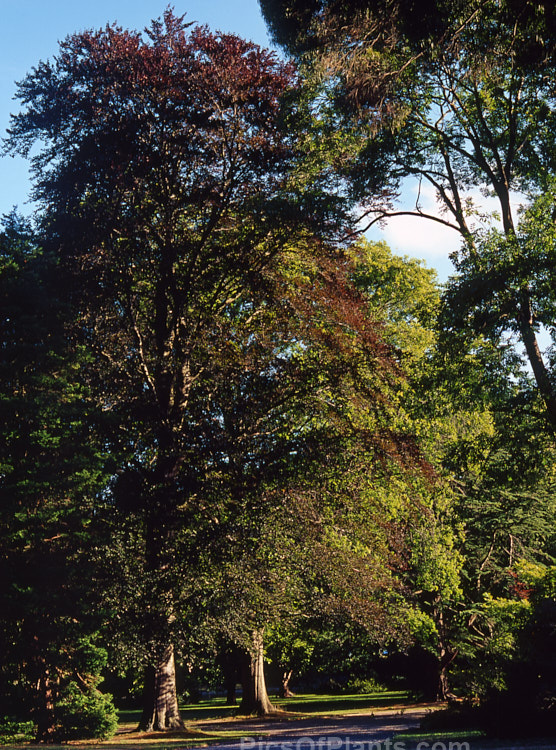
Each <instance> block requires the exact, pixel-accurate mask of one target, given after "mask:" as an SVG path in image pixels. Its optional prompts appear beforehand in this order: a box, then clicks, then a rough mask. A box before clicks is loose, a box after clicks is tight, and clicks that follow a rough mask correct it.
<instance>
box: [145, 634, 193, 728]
mask: <svg viewBox="0 0 556 750" xmlns="http://www.w3.org/2000/svg"><path fill="white" fill-rule="evenodd" d="M143 700H144V704H143V715H142V716H141V721H140V722H139V727H138V729H139V730H141V731H143V732H153V731H158V732H163V731H165V730H167V729H184V727H185V724H184V723H183V720H182V718H181V716H180V712H179V709H178V697H177V694H176V667H175V663H174V647H173V646H171V645H170V646H167V647H166V649H165V650H164V655H163V657H162V659H161V661H160V662H159V663H158V664H157V666H156V667H147V669H146V671H145V690H144V696H143Z"/></svg>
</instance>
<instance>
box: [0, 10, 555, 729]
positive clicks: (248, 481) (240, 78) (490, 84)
mask: <svg viewBox="0 0 556 750" xmlns="http://www.w3.org/2000/svg"><path fill="white" fill-rule="evenodd" d="M261 5H262V8H263V12H264V14H265V16H266V18H267V20H268V23H269V27H270V28H271V29H272V31H273V33H274V35H275V38H276V39H277V40H278V41H279V42H280V43H281V44H283V45H284V47H285V48H286V49H287V50H288V52H289V53H290V54H292V55H293V56H294V57H295V58H296V63H295V64H294V63H290V62H282V61H280V60H279V59H278V58H277V57H276V56H275V55H274V54H272V53H270V52H267V51H265V50H261V49H260V48H258V47H257V46H256V45H253V44H251V43H248V42H244V41H243V40H241V39H239V38H237V37H235V36H233V35H214V34H212V33H210V32H209V31H208V30H206V29H203V28H191V27H189V26H188V24H187V23H185V22H184V19H183V18H180V17H178V16H176V15H175V14H174V13H173V12H172V11H167V12H166V13H165V14H164V17H163V19H162V20H160V21H154V22H153V23H152V25H151V27H150V28H149V29H148V30H147V31H146V32H145V33H143V34H140V33H137V32H131V31H126V30H123V29H120V28H118V27H115V26H109V27H106V28H105V29H102V30H99V31H98V32H84V33H81V34H76V35H74V36H71V37H69V38H68V39H67V40H66V41H65V42H63V43H62V44H61V45H60V51H59V54H58V56H57V57H56V58H54V59H53V60H52V61H50V62H45V63H40V64H39V65H38V66H37V68H35V69H34V70H33V71H32V72H31V73H30V74H29V75H28V76H27V77H26V78H25V79H24V81H23V82H21V84H20V88H19V98H20V101H21V105H22V107H21V110H20V112H19V113H17V114H16V115H14V116H13V119H12V126H11V129H10V131H9V134H8V138H7V140H6V149H7V150H8V151H11V152H18V153H23V154H24V155H26V156H29V157H30V158H31V163H32V165H33V170H34V175H35V183H34V184H35V188H34V198H35V200H36V201H37V206H38V207H37V210H36V213H35V215H34V216H33V220H32V222H31V223H30V224H27V223H26V222H25V221H23V220H22V219H20V218H19V217H18V216H16V215H15V214H14V215H12V216H10V217H7V218H6V219H5V221H4V230H3V233H2V236H1V242H2V244H1V248H2V252H1V269H2V273H1V276H0V289H1V295H2V310H3V315H2V323H1V325H2V346H1V352H2V356H1V362H0V366H1V367H2V371H3V377H2V396H1V400H0V403H1V408H2V417H3V418H2V425H3V426H2V432H3V441H2V454H1V456H0V464H1V467H2V469H1V471H0V477H1V478H0V491H1V493H2V499H3V502H2V506H1V507H2V511H1V512H2V520H3V532H2V538H1V542H0V544H1V547H2V561H3V562H2V564H3V568H4V570H3V574H2V576H1V580H2V586H3V588H4V591H3V599H4V601H5V602H6V606H5V608H4V611H3V614H2V616H1V638H2V647H3V652H4V654H5V661H4V666H3V668H2V673H1V677H2V685H1V686H0V689H1V691H2V694H3V695H4V698H5V701H6V705H7V706H8V707H9V710H8V713H9V714H10V715H11V716H13V717H18V718H28V717H30V718H32V720H33V721H34V722H35V724H36V727H37V737H38V738H39V739H41V740H44V741H52V740H55V739H60V738H62V739H64V738H65V739H68V738H76V737H80V738H81V737H85V736H102V735H108V734H110V733H111V732H113V731H114V728H115V722H116V714H115V709H114V706H113V703H112V700H111V698H110V696H109V695H107V694H103V693H101V692H100V690H99V683H100V680H101V677H103V676H104V677H108V678H109V682H110V680H111V681H112V685H114V686H117V685H118V683H117V680H116V675H117V674H120V675H124V674H126V673H127V675H128V676H129V675H131V674H133V675H136V676H137V675H139V674H140V675H141V676H142V680H141V681H142V704H143V716H142V719H141V724H140V726H141V727H142V728H143V729H147V730H149V729H153V728H156V729H167V728H172V727H180V726H182V720H181V717H180V714H179V709H178V690H177V688H176V662H177V664H178V667H181V666H183V665H188V668H189V669H190V670H195V669H197V668H201V667H202V666H204V665H206V664H207V663H212V664H218V665H219V669H220V673H221V677H222V681H226V680H227V681H228V682H229V684H230V686H231V688H230V693H232V692H233V687H234V686H235V684H236V683H237V682H238V681H240V682H241V683H242V686H243V698H242V700H243V703H242V710H244V711H245V712H247V713H251V712H255V711H256V712H259V713H268V712H271V711H272V710H273V707H272V704H271V702H270V700H269V698H268V695H267V691H266V687H265V679H264V671H263V658H264V653H265V644H266V646H267V654H268V655H269V656H270V657H271V658H272V659H273V662H274V664H275V665H276V666H277V667H278V666H279V667H280V669H281V671H282V673H283V676H284V684H283V689H284V691H285V692H287V690H288V689H289V684H288V680H289V679H290V675H291V674H292V673H294V672H295V670H297V671H298V673H303V671H305V673H306V674H307V675H309V674H313V676H314V674H315V671H319V669H320V670H321V671H322V670H323V668H325V666H324V665H327V668H329V670H330V671H331V672H333V671H334V670H337V669H340V671H341V670H344V671H345V669H346V668H347V669H352V670H353V669H355V668H354V667H353V652H354V651H355V652H356V653H358V654H359V655H360V657H361V658H360V663H361V667H360V669H361V672H362V676H364V673H366V671H367V670H374V674H375V675H379V676H380V677H381V679H383V680H384V681H388V680H391V679H393V677H394V676H396V675H397V676H398V677H399V676H400V675H401V676H403V677H405V680H406V684H408V685H409V686H410V687H411V688H413V689H414V690H416V691H417V692H421V693H422V694H427V695H429V696H430V695H432V696H438V697H440V698H446V697H449V696H450V695H452V694H453V693H455V694H457V695H460V696H464V697H469V698H473V699H476V698H478V699H480V700H481V701H482V705H483V706H486V711H485V714H484V716H485V720H488V717H489V716H490V715H491V712H490V711H489V706H491V705H492V704H493V702H494V703H496V705H497V714H496V715H497V716H498V717H500V716H502V717H503V719H502V721H503V723H507V724H508V726H509V723H510V722H511V721H514V722H518V723H519V722H520V721H523V717H524V716H528V717H534V718H535V721H536V722H537V726H539V727H541V728H542V727H543V726H548V724H549V723H550V721H553V715H552V714H553V712H552V711H551V707H552V706H553V697H554V662H553V661H552V660H551V659H549V658H547V656H546V655H547V654H548V653H550V650H551V649H552V652H553V646H554V622H555V620H554V616H555V612H554V564H553V563H554V558H553V554H554V533H553V519H554V492H553V469H552V466H553V461H552V455H553V451H554V439H553V426H554V419H555V417H554V403H556V402H555V401H554V396H553V374H552V362H551V359H550V350H547V352H544V353H543V352H542V351H541V346H540V344H539V333H540V331H541V328H542V330H543V331H546V334H547V335H550V334H551V333H552V331H553V301H552V300H553V297H554V294H553V283H552V281H553V279H552V273H553V270H552V269H553V265H554V264H553V261H552V254H553V252H554V221H553V206H554V199H553V176H552V172H553V155H554V138H553V128H554V126H553V118H554V114H553V110H554V106H553V105H554V83H553V81H554V77H553V76H552V75H551V71H552V67H553V55H554V49H553V40H554V34H553V31H554V29H553V22H554V18H553V15H552V11H551V9H550V7H549V6H548V5H543V4H540V3H533V2H528V3H525V4H523V3H519V4H512V3H511V2H507V3H498V2H481V3H478V2H477V3H474V2H462V3H461V4H459V5H457V6H454V4H452V3H450V4H447V5H446V6H445V5H444V4H442V3H436V2H431V3H429V4H428V5H427V6H426V7H421V6H420V9H419V13H418V15H416V14H417V11H416V10H415V8H414V6H413V4H411V3H402V2H400V3H397V4H387V3H385V4H381V3H379V2H377V3H373V4H371V3H369V4H368V6H367V7H365V8H363V9H361V8H360V7H359V4H357V8H353V7H351V5H350V4H349V3H344V4H336V3H326V2H315V3H314V4H312V5H310V4H307V3H296V2H274V1H270V0H268V1H265V2H262V3H261ZM429 6H430V7H429ZM416 21H418V22H416ZM493 28H496V29H497V33H496V43H493V40H492V29H493ZM411 176H412V177H415V178H417V179H418V180H420V181H423V182H426V183H429V184H431V185H433V186H434V188H435V190H436V191H437V195H438V198H439V200H440V201H441V203H442V204H443V206H444V213H442V214H439V215H438V216H433V217H429V218H430V219H431V220H435V221H442V222H444V223H447V224H449V225H450V226H453V227H454V228H455V229H457V231H459V232H460V234H461V236H462V244H461V249H460V251H459V252H458V254H457V256H455V257H454V264H455V268H456V273H455V275H454V276H453V277H452V278H451V279H450V280H449V282H448V283H447V285H445V287H444V288H440V287H439V285H438V284H437V283H436V279H435V277H434V274H433V272H432V271H430V270H429V269H427V268H425V267H424V265H423V264H422V263H420V262H417V261H412V260H409V259H407V258H400V257H396V256H393V255H392V254H391V252H390V250H389V249H388V248H387V247H386V246H385V245H384V244H382V243H378V244H377V243H375V244H373V243H369V242H368V241H366V240H365V239H363V238H359V239H357V235H358V233H360V228H361V226H362V224H363V225H364V224H365V223H367V224H370V223H372V222H374V221H376V220H381V219H384V218H385V217H387V216H389V215H391V214H395V213H399V211H398V210H397V209H396V207H395V203H394V201H395V198H396V195H397V194H398V192H399V189H400V185H401V181H402V180H403V179H406V178H407V177H411ZM473 189H478V190H481V191H483V192H489V193H492V194H493V195H494V196H495V197H496V198H497V200H498V202H499V205H500V211H499V214H500V221H499V222H495V221H494V219H493V218H492V217H487V216H484V215H483V214H484V211H482V209H481V206H480V205H476V200H475V202H473V200H472V196H471V197H470V195H469V193H470V191H472V190H473ZM517 194H519V195H520V196H521V200H522V202H523V204H524V205H525V206H526V208H524V209H523V210H521V211H520V212H518V214H517V215H516V211H515V208H514V205H515V201H514V197H515V196H516V195H517ZM414 213H416V214H419V215H422V214H423V211H422V210H421V207H420V205H419V204H417V205H416V206H415V209H414ZM362 217H363V221H362ZM425 218H426V217H425ZM522 347H523V349H524V352H525V357H523V356H522V354H521V348H522ZM346 633H347V634H349V651H350V652H351V656H350V657H349V658H348V657H347V654H346V653H345V650H343V647H342V645H341V644H342V641H343V639H345V634H346ZM341 634H343V635H341ZM344 642H345V641H344ZM333 644H336V645H335V646H334V645H333ZM379 654H381V655H382V658H379ZM386 655H387V658H384V657H385V656H386ZM350 659H351V660H352V661H351V666H348V667H346V664H350ZM338 665H342V666H341V667H338ZM425 667H426V668H425ZM493 675H494V677H493ZM230 697H232V696H231V695H230ZM524 697H525V698H526V700H525V699H524ZM516 703H517V704H519V705H520V712H519V713H518V712H516V710H515V704H516Z"/></svg>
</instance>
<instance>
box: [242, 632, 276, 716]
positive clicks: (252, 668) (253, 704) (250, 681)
mask: <svg viewBox="0 0 556 750" xmlns="http://www.w3.org/2000/svg"><path fill="white" fill-rule="evenodd" d="M251 642H252V646H251V648H250V649H249V651H248V652H247V653H246V655H245V659H244V663H243V669H242V680H241V681H242V686H243V699H242V701H241V706H240V707H239V710H240V711H241V713H243V714H257V715H258V716H265V715H266V714H272V713H275V712H276V709H275V707H274V706H273V705H272V703H271V702H270V699H269V697H268V693H267V690H266V681H265V676H264V651H263V648H264V645H263V633H262V631H260V630H258V631H256V632H254V633H253V635H252V640H251Z"/></svg>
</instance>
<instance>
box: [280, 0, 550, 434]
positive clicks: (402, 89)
mask: <svg viewBox="0 0 556 750" xmlns="http://www.w3.org/2000/svg"><path fill="white" fill-rule="evenodd" d="M294 5H295V4H294ZM347 7H349V4H348V6H347ZM343 10H345V8H343V6H342V10H340V11H339V10H338V9H337V8H336V7H335V6H331V7H330V8H328V6H327V4H324V3H323V4H322V7H321V6H320V5H319V6H318V7H317V6H314V7H312V8H311V10H310V12H309V14H308V18H307V23H305V24H304V25H302V27H301V28H302V30H303V31H307V30H308V29H309V30H308V31H307V33H308V34H309V37H308V38H309V41H310V42H311V45H310V46H311V47H312V53H311V55H309V56H308V60H309V63H308V65H307V70H308V82H309V83H308V88H307V90H308V92H309V96H310V98H311V100H312V101H313V102H314V104H313V105H312V107H313V111H314V110H315V104H317V103H318V104H317V106H316V109H317V111H319V112H320V118H321V122H320V124H318V123H315V118H314V116H312V122H313V127H314V128H316V131H315V132H316V133H319V132H320V131H322V132H324V133H328V132H329V131H334V129H336V130H337V129H338V128H341V127H344V128H345V130H346V132H347V134H348V141H349V147H348V148H344V152H343V154H342V155H341V157H340V156H339V154H338V151H337V147H335V146H334V143H335V141H334V139H332V141H330V138H329V141H328V142H329V143H331V146H330V147H329V155H328V158H329V161H330V164H331V165H332V166H333V168H334V169H335V170H336V171H340V172H341V173H342V174H343V175H344V176H345V177H346V179H347V180H348V183H349V185H350V188H351V191H352V195H353V197H354V198H356V199H359V200H360V201H361V202H362V204H363V207H364V210H365V211H366V213H367V216H368V217H369V224H372V223H374V222H376V221H381V220H384V219H387V218H388V217H392V216H396V215H403V214H410V215H414V216H419V217H422V218H427V219H429V220H432V221H436V222H440V223H441V224H443V225H445V226H449V227H452V228H453V229H454V230H455V231H457V232H459V233H460V235H461V237H462V247H461V251H460V252H459V253H458V254H456V256H455V262H456V268H457V271H458V275H457V276H456V280H455V281H454V283H453V286H452V291H453V294H452V295H451V296H450V297H449V299H450V300H453V299H455V300H456V305H457V314H458V318H457V319H456V320H454V321H453V327H457V325H458V323H461V321H462V320H468V319H469V317H470V316H472V315H473V312H474V310H475V309H476V308H477V307H478V306H482V307H483V308H488V313H489V319H488V324H489V325H496V326H497V327H498V328H499V329H500V327H505V330H506V332H507V333H516V334H517V336H518V337H519V341H520V343H521V344H522V345H523V346H524V348H525V352H526V359H525V361H526V363H527V365H528V366H529V367H530V368H531V371H532V373H533V376H534V379H535V383H536V387H537V388H538V391H539V393H540V395H541V397H542V398H543V400H544V403H545V406H546V417H547V420H548V422H549V423H550V424H551V425H552V426H554V425H555V424H556V406H555V404H556V402H555V400H554V391H553V384H552V376H551V372H550V364H549V363H548V362H547V360H546V357H545V356H543V353H542V351H541V347H540V345H539V339H538V333H539V325H540V324H541V323H544V324H545V325H549V326H550V325H551V322H548V323H547V320H546V317H545V316H544V313H545V311H546V308H547V306H546V304H545V302H544V301H543V299H542V298H541V297H540V296H538V295H536V294H535V291H536V287H538V284H537V283H536V282H533V281H532V277H534V276H535V273H536V269H537V268H538V269H539V273H540V274H541V275H542V276H545V275H546V272H545V270H544V269H546V268H547V267H548V265H549V262H550V261H549V257H550V255H551V253H552V247H551V242H552V241H551V239H550V237H551V236H552V235H549V237H547V240H546V243H544V244H543V245H542V248H541V246H540V245H539V243H538V242H537V249H536V251H532V248H531V247H528V242H527V240H526V239H525V238H524V236H523V235H524V234H525V235H528V234H529V229H528V228H527V227H525V226H523V227H518V221H517V217H516V210H515V204H516V202H517V201H519V200H525V201H526V202H528V203H529V204H530V205H532V203H533V200H534V199H535V198H539V199H540V200H541V201H543V200H545V197H543V196H546V193H547V191H548V192H550V184H551V179H552V175H553V169H554V92H553V87H552V76H551V75H550V73H549V71H551V70H553V65H554V55H553V52H554V44H553V39H554V36H553V34H552V31H553V25H554V18H553V14H552V13H551V11H550V8H549V7H548V6H547V5H545V4H539V3H533V2H527V3H520V4H515V3H511V2H507V3H498V2H487V3H481V4H479V5H477V6H475V4H474V3H462V4H460V5H457V6H455V7H453V8H451V10H450V14H449V19H448V21H449V23H448V29H449V30H450V33H449V34H446V35H443V36H440V37H439V38H437V39H436V41H435V43H431V44H421V43H419V44H421V46H419V45H417V48H416V47H415V46H414V45H413V46H411V45H410V46H409V47H408V46H407V44H406V42H407V38H406V37H407V33H405V32H404V33H405V37H404V33H402V32H401V31H400V24H401V28H402V30H403V24H404V22H405V21H408V20H410V19H411V9H410V8H406V9H404V8H403V7H400V12H399V15H398V16H396V15H394V21H393V22H394V24H397V29H398V31H397V35H394V37H392V40H391V42H390V41H389V40H390V36H388V21H385V20H384V19H382V18H381V16H380V4H377V5H376V6H375V5H374V4H373V6H372V7H371V6H370V5H369V6H368V8H367V11H368V12H367V16H366V19H367V20H365V19H363V22H362V23H360V24H358V25H353V26H352V25H350V24H348V25H347V26H346V27H345V29H344V30H343V31H342V32H341V33H339V35H337V38H336V39H335V40H334V39H333V38H332V37H330V38H324V40H321V43H320V45H319V44H316V43H314V40H311V37H310V29H314V28H317V29H320V28H321V26H324V27H325V28H326V27H327V24H328V23H329V22H330V23H331V24H334V23H335V22H337V21H338V22H339V20H340V17H341V13H342V12H343ZM319 13H320V15H319ZM440 17H442V14H441V16H440ZM311 23H312V24H313V26H311ZM309 27H310V28H309ZM385 40H386V41H385ZM404 44H405V46H404ZM312 148H316V146H315V147H310V149H309V150H310V151H311V149H312ZM408 179H412V180H413V181H414V182H416V183H417V185H418V191H417V198H416V201H415V205H414V206H413V207H409V208H407V209H405V208H398V207H396V206H395V205H394V204H393V201H394V200H395V198H396V197H397V196H398V195H399V192H400V189H401V187H402V184H407V183H406V182H404V181H406V180H408ZM425 190H430V191H432V193H433V194H434V196H435V197H436V200H437V202H438V207H439V210H438V211H435V210H431V209H429V208H427V207H424V206H423V200H422V195H423V192H424V191H425ZM480 194H482V195H483V196H487V195H488V196H489V197H491V198H493V199H494V200H495V201H496V204H497V210H496V211H495V212H494V214H497V215H498V219H499V225H500V227H501V228H500V229H497V230H496V232H494V231H493V232H490V233H489V232H485V230H484V227H485V223H486V227H487V229H492V228H493V227H496V223H495V222H494V218H495V217H494V215H493V214H490V213H489V211H488V210H485V209H484V208H483V207H482V206H481V202H482V200H483V198H480V197H479V198H478V196H479V195H480ZM523 196H525V197H523ZM549 200H550V199H549ZM526 224H527V225H528V226H529V228H530V220H528V221H526ZM536 235H537V237H539V231H537V232H536ZM496 238H498V239H496ZM493 245H496V250H495V251H494V247H493ZM493 251H494V252H493ZM539 253H540V255H539ZM516 256H520V257H521V258H528V260H525V261H523V262H520V261H517V262H516ZM535 259H540V260H541V263H540V266H538V264H537V261H536V260H535ZM529 264H530V265H529ZM500 302H502V303H503V304H499V303H500ZM475 320H476V322H477V323H480V324H483V325H484V324H485V319H484V318H482V319H481V320H478V319H477V318H476V319H475ZM475 330H476V332H479V330H478V329H477V328H476V329H475ZM448 333H449V334H450V335H451V334H452V333H453V328H451V329H449V331H448Z"/></svg>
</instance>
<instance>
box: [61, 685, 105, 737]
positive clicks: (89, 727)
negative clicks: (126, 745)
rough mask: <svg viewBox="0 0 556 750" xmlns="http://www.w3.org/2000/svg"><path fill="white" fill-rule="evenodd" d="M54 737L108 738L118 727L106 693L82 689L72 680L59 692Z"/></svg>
mask: <svg viewBox="0 0 556 750" xmlns="http://www.w3.org/2000/svg"><path fill="white" fill-rule="evenodd" d="M55 714H56V727H57V728H56V735H55V739H56V740H58V741H62V742H67V741H69V740H87V739H108V738H109V737H112V735H114V734H115V732H116V729H117V727H118V712H117V710H116V708H115V706H114V703H113V702H112V696H111V695H110V694H103V693H101V692H100V691H99V690H96V688H93V689H92V690H88V691H86V692H83V691H82V690H81V688H80V687H79V685H78V684H77V683H76V682H70V683H69V684H68V685H67V686H66V688H65V689H64V691H63V692H62V693H61V695H60V699H59V701H58V704H57V706H56V710H55Z"/></svg>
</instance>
